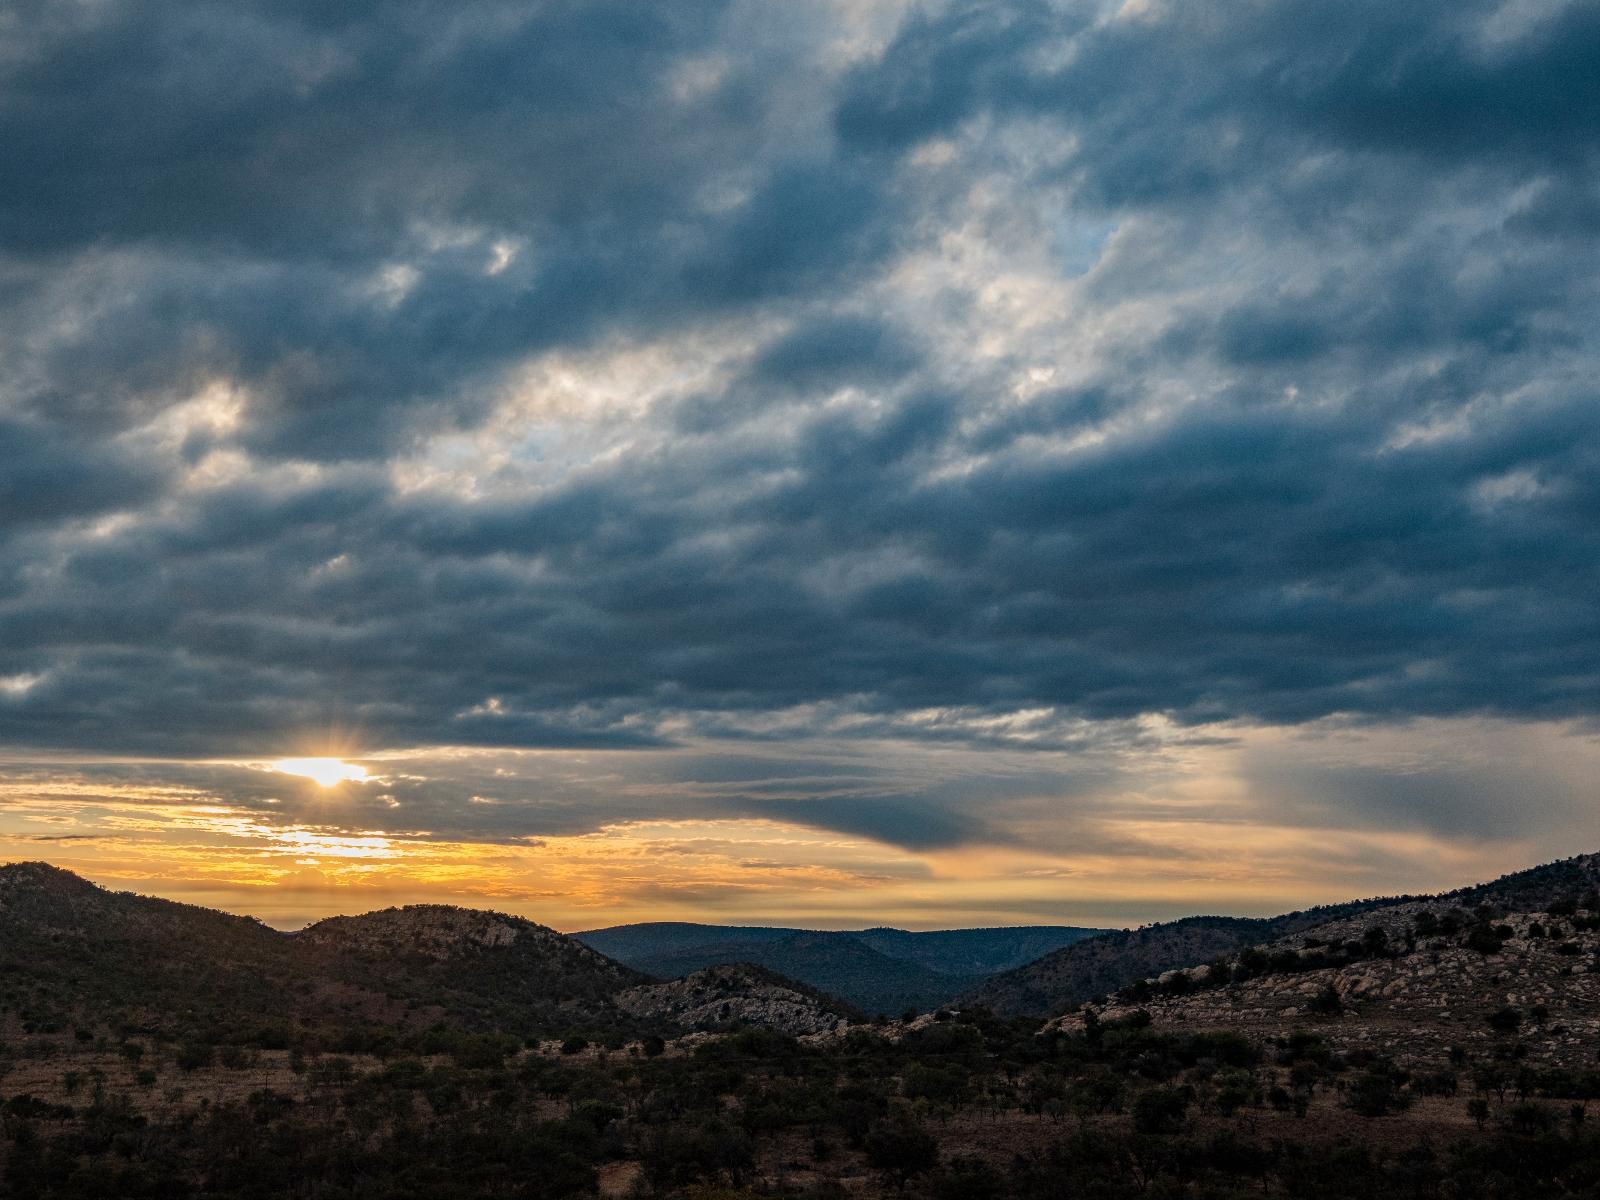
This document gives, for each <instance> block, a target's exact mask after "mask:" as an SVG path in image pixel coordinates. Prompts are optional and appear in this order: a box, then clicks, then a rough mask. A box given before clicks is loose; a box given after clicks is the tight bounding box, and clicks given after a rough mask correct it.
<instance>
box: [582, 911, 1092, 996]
mask: <svg viewBox="0 0 1600 1200" xmlns="http://www.w3.org/2000/svg"><path fill="white" fill-rule="evenodd" d="M1098 932H1100V931H1098V930H1090V929H1078V928H1073V927H1065V926H1030V927H1023V928H1016V929H1012V928H998V929H954V930H938V931H934V932H927V933H912V932H909V931H907V930H903V929H886V928H879V929H866V930H860V931H841V932H835V931H819V930H805V929H786V928H772V927H766V926H748V925H746V926H735V925H696V924H690V923H685V922H654V923H646V924H639V925H618V926H614V927H612V928H609V929H596V930H590V931H588V932H586V933H578V934H574V935H573V936H574V937H576V938H578V939H579V940H581V941H583V942H585V943H586V944H588V945H590V946H593V947H594V948H595V949H597V950H599V951H601V952H602V953H604V954H607V955H610V956H611V957H613V958H615V959H617V960H619V961H621V962H625V963H627V964H628V965H630V966H632V967H635V968H637V969H638V970H641V971H646V972H648V973H649V974H652V975H659V976H664V977H673V976H678V975H683V974H685V973H687V972H690V971H695V970H698V969H700V968H702V967H707V966H712V965H715V964H726V963H737V962H747V963H753V964H757V965H760V966H763V967H766V968H768V969H770V970H774V971H779V972H781V973H782V974H784V975H787V976H789V977H790V978H792V979H797V980H802V981H804V982H805V983H807V984H810V985H811V986H812V987H816V988H820V989H822V990H823V991H825V992H828V993H829V994H831V995H834V996H838V997H839V998H840V999H842V1000H845V1001H847V1002H849V1003H850V1004H853V1005H855V1006H856V1007H857V1008H859V1009H862V1010H863V1011H865V1012H869V1013H900V1012H903V1011H905V1010H906V1009H915V1010H916V1011H918V1012H925V1011H928V1010H930V1009H934V1008H938V1007H939V1006H941V1005H943V1004H946V1003H948V1002H949V1001H950V1000H951V998H952V997H954V996H956V995H957V994H959V993H961V992H963V991H965V990H968V989H970V988H971V987H973V986H975V985H977V984H978V983H979V982H980V981H981V980H982V979H983V978H985V977H986V976H988V975H989V974H991V973H992V972H994V971H996V970H1001V969H1004V968H1005V967H1009V966H1013V965H1015V964H1017V963H1021V962H1026V961H1028V960H1029V959H1030V958H1034V957H1037V956H1038V955H1039V954H1044V953H1048V952H1049V951H1051V950H1054V949H1056V948H1057V947H1059V946H1063V945H1068V944H1071V943H1072V942H1074V941H1078V940H1081V939H1083V938H1085V937H1092V936H1094V935H1095V934H1096V933H1098Z"/></svg>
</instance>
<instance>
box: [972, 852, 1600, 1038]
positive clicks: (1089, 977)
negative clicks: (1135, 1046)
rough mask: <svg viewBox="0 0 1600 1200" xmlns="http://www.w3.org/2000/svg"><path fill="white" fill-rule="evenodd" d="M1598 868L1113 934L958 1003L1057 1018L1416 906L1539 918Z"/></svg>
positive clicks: (1574, 866) (1579, 863) (1598, 874)
mask: <svg viewBox="0 0 1600 1200" xmlns="http://www.w3.org/2000/svg"><path fill="white" fill-rule="evenodd" d="M1597 863H1600V856H1595V855H1585V856H1580V857H1578V858H1572V859H1566V860H1563V861H1561V862H1555V863H1548V864H1545V865H1543V866H1539V867H1533V868H1531V869H1529V870H1526V871H1519V872H1516V873H1514V874H1510V875H1505V876H1502V877H1501V878H1499V879H1496V880H1493V881H1491V882H1489V883H1481V884H1474V885H1472V886H1470V887H1464V888H1460V889H1457V890H1456V891H1453V892H1448V893H1444V894H1443V895H1440V896H1436V897H1413V896H1390V897H1377V898H1373V899H1368V900H1355V901H1351V902H1349V903H1346V904H1335V905H1326V906H1323V907H1320V908H1312V909H1305V910H1303V911H1298V912H1292V913H1285V914H1283V915H1282V916H1277V917H1265V918H1244V917H1186V918H1184V919H1183V920H1181V921H1167V922H1163V923H1161V924H1157V925H1148V926H1145V927H1144V928H1142V929H1134V930H1127V931H1123V932H1120V933H1111V934H1106V935H1103V936H1101V937H1097V938H1092V939H1090V940H1087V941H1083V942H1079V943H1077V944H1075V945H1072V946H1069V947H1067V948H1065V949H1063V950H1059V951H1057V952H1056V953H1054V954H1050V955H1046V956H1045V957H1044V958H1041V959H1039V960H1038V961H1037V962H1033V963H1030V964H1028V965H1027V966H1024V967H1020V968H1018V969H1017V970H1014V971H1009V972H1006V973H1004V974H1001V975H997V976H995V977H994V978H992V979H990V980H988V981H986V982H985V983H983V984H982V985H980V986H979V987H977V988H974V989H973V990H971V991H970V992H967V993H966V994H965V995H963V996H962V997H960V999H959V1000H958V1003H960V1004H967V1005H976V1006H982V1007H985V1008H989V1009H991V1010H992V1011H994V1012H995V1013H997V1014H1000V1015H1002V1016H1023V1015H1033V1014H1037V1015H1040V1016H1050V1015H1055V1014H1059V1013H1061V1012H1062V1011H1064V1010H1065V1009H1067V1008H1069V1007H1071V1006H1073V1005H1076V1004H1082V1003H1084V1002H1085V1001H1089V1000H1092V999H1095V998H1097V997H1103V996H1108V995H1110V994H1112V993H1114V992H1116V991H1117V990H1118V989H1119V988H1122V987H1124V986H1126V985H1128V984H1130V983H1132V982H1134V981H1135V980H1139V979H1144V978H1147V977H1150V976H1155V975H1159V974H1161V973H1162V972H1165V971H1171V970H1175V969H1179V968H1185V967H1194V966H1198V965H1200V964H1204V963H1207V962H1210V961H1211V960H1212V959H1215V958H1217V957H1219V956H1224V957H1225V956H1228V955H1234V954H1237V953H1238V952H1239V951H1241V950H1243V949H1245V948H1247V947H1250V946H1262V945H1267V944H1270V943H1273V942H1276V941H1279V940H1281V939H1284V938H1293V937H1298V936H1304V935H1309V934H1310V932H1311V931H1312V930H1315V929H1317V928H1318V927H1322V926H1326V927H1328V928H1330V929H1334V928H1338V927H1341V926H1340V923H1341V922H1352V921H1354V922H1358V923H1362V924H1363V927H1364V926H1365V925H1366V924H1368V923H1371V922H1372V921H1373V920H1380V915H1381V914H1382V913H1384V912H1385V911H1387V910H1395V912H1394V916H1393V917H1392V918H1391V919H1392V921H1394V922H1400V921H1402V917H1401V915H1400V914H1401V913H1402V912H1408V911H1411V910H1410V909H1409V908H1407V907H1406V906H1407V905H1410V904H1414V903H1426V904H1432V905H1445V906H1447V907H1448V906H1454V905H1461V906H1467V907H1471V906H1475V905H1479V904H1485V903H1487V904H1493V905H1499V906H1501V907H1504V908H1506V909H1508V910H1511V911H1519V912H1533V911H1539V910H1541V909H1544V908H1545V907H1547V906H1548V905H1549V904H1551V903H1552V902H1555V901H1557V900H1558V899H1560V898H1564V897H1565V898H1570V897H1571V896H1573V895H1575V894H1581V893H1583V892H1584V891H1585V890H1587V889H1589V888H1592V887H1593V886H1595V882H1596V880H1597V878H1600V867H1597ZM1381 923H1382V920H1380V924H1381Z"/></svg>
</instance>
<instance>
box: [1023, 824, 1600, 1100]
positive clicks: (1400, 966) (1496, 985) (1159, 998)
mask: <svg viewBox="0 0 1600 1200" xmlns="http://www.w3.org/2000/svg"><path fill="white" fill-rule="evenodd" d="M1597 885H1600V856H1594V855H1586V856H1582V857H1579V858H1574V859H1568V860H1565V861H1564V862H1561V863H1555V864H1550V865H1549V866H1547V867H1540V868H1535V869H1534V870H1532V871H1528V872H1521V873H1519V874H1517V875H1513V876H1506V877H1504V878H1503V879H1501V880H1497V881H1495V882H1494V883H1488V884H1480V885H1477V886H1474V887H1470V888H1463V889H1460V890H1458V891H1455V892H1449V893H1444V894H1442V895H1439V896H1430V897H1422V898H1418V899H1414V900H1409V901H1404V902H1401V903H1397V904H1392V905H1386V906H1383V907H1382V908H1379V909H1376V910H1371V911H1368V912H1365V913H1359V914H1345V915H1341V916H1339V917H1336V918H1334V919H1332V920H1328V921H1325V922H1322V923H1320V924H1317V925H1314V926H1310V927H1308V928H1305V929H1303V930H1301V931H1299V932H1298V933H1296V934H1295V935H1294V936H1291V937H1280V938H1278V939H1275V940H1273V941H1271V942H1266V943H1263V944H1260V945H1256V946H1251V947H1247V948H1245V949H1243V950H1240V951H1237V952H1234V953H1231V954H1227V955H1223V956H1221V957H1220V958H1218V959H1217V960H1215V961H1213V962H1211V963H1208V964H1205V965H1196V966H1193V967H1191V968H1190V969H1188V970H1182V971H1167V972H1163V973H1162V974H1160V975H1157V976H1153V977H1148V978H1144V979H1139V980H1135V981H1133V982H1132V983H1129V984H1127V985H1125V986H1124V987H1123V988H1122V989H1121V990H1120V991H1119V992H1118V993H1117V994H1116V995H1115V996H1112V997H1110V998H1108V1001H1107V1003H1106V1004H1104V1005H1101V1006H1094V1007H1093V1008H1092V1009H1090V1008H1085V1009H1081V1010H1079V1011H1077V1012H1074V1013H1072V1014H1069V1015H1067V1016H1065V1017H1063V1018H1060V1019H1059V1020H1058V1021H1056V1022H1055V1023H1054V1026H1053V1027H1055V1028H1063V1029H1068V1030H1072V1029H1082V1028H1084V1027H1085V1026H1086V1025H1093V1024H1098V1023H1103V1022H1106V1021H1118V1020H1127V1019H1129V1018H1131V1017H1133V1016H1135V1015H1136V1016H1137V1018H1138V1020H1139V1021H1140V1022H1148V1023H1151V1024H1153V1025H1154V1026H1155V1027H1156V1028H1158V1029H1159V1028H1171V1027H1176V1028H1183V1029H1226V1030H1230V1031H1232V1032H1234V1033H1238V1034H1243V1035H1245V1036H1247V1037H1250V1038H1252V1039H1253V1040H1257V1041H1264V1042H1265V1041H1277V1042H1279V1043H1285V1044H1286V1043H1287V1041H1288V1040H1289V1039H1293V1038H1300V1039H1301V1040H1304V1039H1305V1038H1307V1037H1315V1038H1316V1039H1317V1040H1319V1041H1320V1042H1322V1043H1325V1044H1326V1045H1328V1046H1329V1047H1331V1048H1333V1049H1334V1050H1337V1051H1340V1052H1347V1051H1360V1052H1361V1053H1363V1054H1365V1055H1367V1056H1372V1055H1378V1056H1381V1057H1382V1058H1384V1059H1385V1060H1387V1061H1392V1062H1394V1063H1397V1064H1401V1065H1403V1066H1408V1067H1410V1068H1413V1069H1420V1068H1437V1069H1444V1068H1446V1067H1447V1066H1448V1065H1449V1064H1450V1063H1452V1062H1456V1061H1460V1060H1462V1059H1463V1058H1465V1057H1473V1058H1481V1059H1483V1060H1485V1061H1488V1062H1494V1061H1496V1060H1504V1061H1505V1062H1506V1064H1507V1067H1506V1069H1507V1070H1508V1071H1510V1070H1511V1064H1515V1068H1516V1071H1518V1072H1521V1073H1523V1075H1524V1076H1526V1075H1527V1073H1528V1072H1530V1071H1531V1072H1552V1071H1556V1072H1560V1071H1565V1072H1587V1073H1592V1071H1593V1059H1594V1046H1595V1044H1596V1041H1597V1040H1600V892H1597V891H1596V886H1597ZM1485 1070H1487V1071H1489V1072H1490V1074H1492V1068H1485Z"/></svg>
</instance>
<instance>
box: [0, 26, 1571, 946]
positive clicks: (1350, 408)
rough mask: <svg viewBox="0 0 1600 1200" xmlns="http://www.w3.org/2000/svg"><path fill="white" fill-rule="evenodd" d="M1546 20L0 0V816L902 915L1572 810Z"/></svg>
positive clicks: (951, 915) (348, 874)
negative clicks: (4, 0)
mask: <svg viewBox="0 0 1600 1200" xmlns="http://www.w3.org/2000/svg"><path fill="white" fill-rule="evenodd" d="M1597 62H1600V6H1596V5H1594V4H1589V3H1582V2H1580V0H1573V2H1571V3H1563V2H1561V0H1503V2H1502V0H1494V2H1484V0H1406V2H1404V3H1395V2H1394V0H1383V2H1381V3H1380V2H1378V0H1345V2H1341V3H1336V4H1324V5H1306V4H1304V3H1301V2H1298V0H1217V2H1215V3H1209V2H1208V3H1182V2H1179V0H1170V2H1168V0H1127V2H1126V3H1121V2H1117V0H1113V2H1111V3H1105V4H1099V3H1067V2H1063V3H1030V2H1026V0H1012V2H1003V3H994V4H991V3H982V4H978V3H973V4H968V3H940V2H937V0H928V2H926V3H921V2H916V0H783V2H781V3H775V2H773V0H749V2H741V0H674V2H673V3H670V4H664V5H653V4H641V3H638V2H637V0H451V2H448V3H444V2H437V0H436V2H435V3H420V2H412V0H350V2H340V3H327V2H326V0H273V2H271V3H267V2H265V0H215V2H211V0H13V2H12V3H9V4H6V5H4V6H3V7H0V861H7V860H12V859H45V860H48V861H51V862H54V863H57V864H59V865H62V866H66V867H69V868H71V869H74V870H77V871H80V872H82V873H83V874H85V875H87V876H88V877H89V878H91V879H94V880H95V881H96V882H99V883H102V884H105V885H107V886H112V887H117V888H127V889H133V890H138V891H143V892H150V893H155V894H159V895H164V896H171V897H174V898H177V899H182V900H188V901H193V902H197V903H203V904H208V905H214V906H218V907H223V908H228V909H231V910H235V911H241V912H249V913H253V914H256V915H259V916H261V917H263V918H264V919H266V920H268V921H271V922H272V923H274V924H278V925H282V926H286V927H293V926H297V925H300V924H303V923H304V922H306V921H308V920H312V919H315V918H317V917H320V916H324V915H327V914H330V913H334V912H357V911H364V910H366V909H370V908H375V907H382V906H384V905H388V904H395V903H405V902H413V901H448V902H451V903H461V904H471V905H478V906H490V907H495V908H500V909H505V910H509V911H513V912H517V913H522V914H525V915H528V916H531V917H533V918H535V919H537V920H540V921H543V922H545V923H548V924H551V925H554V926H556V927H558V928H561V929H582V928H589V927H593V926H598V925H606V924H613V923H618V922H624V921H635V920H656V919H688V920H707V921H718V922H727V923H741V924H751V923H782V924H799V925H811V926H821V927H860V926H863V925H873V924H896V925H901V926H907V927H913V928H936V927H948V926H960V925H999V924H1044V923H1065V924H1091V925H1106V924H1112V925H1124V924H1134V923H1139V922H1142V921H1148V920H1155V919H1164V918H1169V917H1173V916H1179V915H1184V914H1187V913H1191V912H1197V911H1204V912H1231V913H1250V914H1256V913H1268V912H1277V911H1282V910H1284V909H1289V908H1296V907H1301V906H1304V905H1306V904H1310V903H1315V902H1320V901H1328V900H1335V899H1341V898H1345V897H1349V896H1357V895H1373V894H1378V893H1392V892H1398V891H1421V890H1435V889H1438V888H1442V887H1448V886H1454V885H1457V884H1461V883H1467V882H1471V881H1475V880H1477V879H1480V878H1484V877H1490V876H1493V875H1496V874H1499V873H1501V872H1503V871H1508V870H1513V869H1518V868H1521V867H1524V866H1527V865H1531V864H1532V863H1535V862H1539V861H1545V860H1548V859H1552V858H1557V857H1562V856H1565V855H1568V854H1574V853H1579V852H1583V851H1593V850H1600V822H1597V821H1596V802H1597V800H1600V794H1597V793H1600V725H1597V723H1596V718H1597V715H1600V396H1597V388H1600V382H1597V381H1600V71H1596V69H1595V64H1596V63H1597ZM306 760H313V761H306ZM318 760H329V761H318Z"/></svg>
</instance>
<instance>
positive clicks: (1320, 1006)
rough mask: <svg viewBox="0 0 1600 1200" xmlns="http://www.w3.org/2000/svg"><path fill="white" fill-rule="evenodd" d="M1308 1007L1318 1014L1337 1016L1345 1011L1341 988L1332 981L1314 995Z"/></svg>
mask: <svg viewBox="0 0 1600 1200" xmlns="http://www.w3.org/2000/svg"><path fill="white" fill-rule="evenodd" d="M1306 1007H1307V1008H1308V1009H1309V1010H1310V1011H1311V1012H1314V1013H1316V1014H1317V1015H1318V1016H1322V1017H1337V1016H1338V1015H1339V1014H1340V1013H1342V1012H1344V999H1343V998H1342V997H1341V996H1340V995H1339V989H1338V988H1336V987H1334V986H1333V984H1331V983H1330V984H1328V986H1327V987H1325V988H1323V989H1322V990H1321V991H1320V992H1318V993H1317V994H1316V995H1315V996H1313V997H1312V998H1311V1003H1310V1004H1308V1005H1307V1006H1306Z"/></svg>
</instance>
